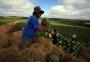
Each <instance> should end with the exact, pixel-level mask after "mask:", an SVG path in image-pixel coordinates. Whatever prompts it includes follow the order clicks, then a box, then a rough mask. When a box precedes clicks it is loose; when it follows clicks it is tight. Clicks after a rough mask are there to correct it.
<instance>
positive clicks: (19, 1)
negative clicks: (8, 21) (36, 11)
mask: <svg viewBox="0 0 90 62" xmlns="http://www.w3.org/2000/svg"><path fill="white" fill-rule="evenodd" d="M32 11H33V4H32V3H31V2H30V1H29V0H7V1H6V0H0V14H1V15H15V16H29V15H30V14H31V13H32Z"/></svg>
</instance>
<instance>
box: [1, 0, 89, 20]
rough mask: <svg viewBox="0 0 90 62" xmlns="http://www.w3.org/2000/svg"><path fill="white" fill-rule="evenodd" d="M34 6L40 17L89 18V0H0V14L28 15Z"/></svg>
mask: <svg viewBox="0 0 90 62" xmlns="http://www.w3.org/2000/svg"><path fill="white" fill-rule="evenodd" d="M35 6H40V7H41V9H42V10H44V11H45V13H44V14H43V15H42V17H50V18H69V19H85V20H90V0H0V16H30V15H31V14H32V12H33V8H34V7H35Z"/></svg>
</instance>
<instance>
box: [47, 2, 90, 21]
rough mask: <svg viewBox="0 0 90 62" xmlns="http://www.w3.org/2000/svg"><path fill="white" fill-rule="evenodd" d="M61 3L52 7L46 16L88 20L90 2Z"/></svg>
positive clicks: (89, 16)
mask: <svg viewBox="0 0 90 62" xmlns="http://www.w3.org/2000/svg"><path fill="white" fill-rule="evenodd" d="M62 3H63V4H62V5H61V4H58V5H55V6H52V7H51V11H50V12H49V13H48V16H49V17H55V18H73V19H89V20H90V0H73V1H72V0H63V1H62Z"/></svg>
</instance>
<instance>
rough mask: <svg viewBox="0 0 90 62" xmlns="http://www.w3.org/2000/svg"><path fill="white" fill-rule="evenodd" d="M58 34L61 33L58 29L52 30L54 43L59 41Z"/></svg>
mask: <svg viewBox="0 0 90 62" xmlns="http://www.w3.org/2000/svg"><path fill="white" fill-rule="evenodd" d="M58 36H59V33H58V32H57V31H56V30H54V31H52V41H53V44H57V43H58Z"/></svg>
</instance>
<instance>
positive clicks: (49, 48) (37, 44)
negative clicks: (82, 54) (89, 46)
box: [0, 25, 85, 62]
mask: <svg viewBox="0 0 90 62" xmlns="http://www.w3.org/2000/svg"><path fill="white" fill-rule="evenodd" d="M11 26H12V25H11ZM6 27H8V26H7V25H6ZM2 29H3V28H2ZM4 29H5V27H4ZM10 30H11V28H10ZM8 31H9V29H6V30H5V31H2V32H3V34H2V33H0V36H1V34H2V36H1V38H0V62H46V56H47V54H49V53H53V54H55V55H57V56H58V57H59V58H60V60H61V61H63V62H85V61H84V60H82V59H77V58H75V57H71V55H70V54H66V53H65V52H64V51H63V49H62V48H59V47H57V46H55V45H54V44H53V43H52V41H51V40H50V39H47V38H44V37H39V38H37V39H35V40H34V43H31V45H30V46H29V48H26V47H24V45H23V44H22V40H21V38H20V36H21V31H17V32H12V33H9V34H8V35H7V34H6V32H8ZM9 32H10V31H9Z"/></svg>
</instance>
